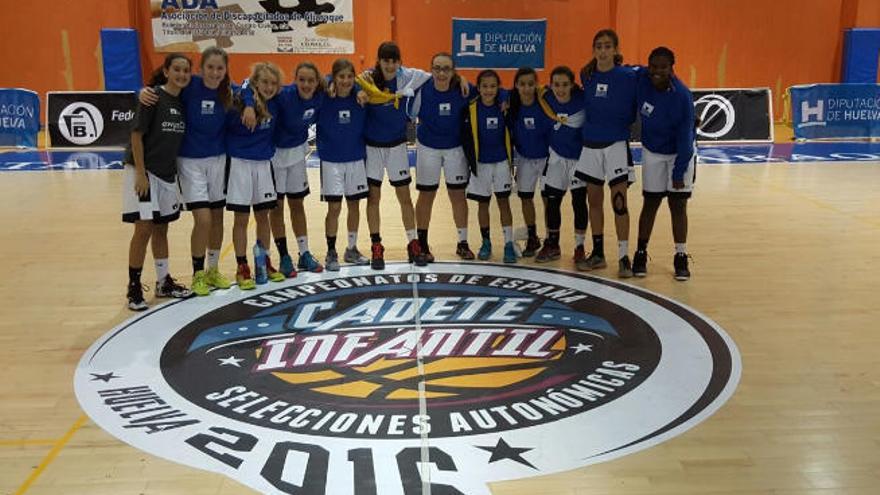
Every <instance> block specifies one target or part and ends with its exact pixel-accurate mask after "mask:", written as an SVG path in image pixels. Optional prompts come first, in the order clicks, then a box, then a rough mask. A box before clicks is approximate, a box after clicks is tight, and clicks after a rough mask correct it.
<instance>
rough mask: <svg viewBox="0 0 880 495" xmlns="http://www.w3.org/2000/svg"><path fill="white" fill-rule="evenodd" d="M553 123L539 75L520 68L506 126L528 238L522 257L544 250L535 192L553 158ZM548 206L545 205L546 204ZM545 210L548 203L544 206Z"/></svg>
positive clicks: (533, 71) (515, 77) (515, 78)
mask: <svg viewBox="0 0 880 495" xmlns="http://www.w3.org/2000/svg"><path fill="white" fill-rule="evenodd" d="M553 124H554V121H553V120H552V119H551V118H550V117H549V116H547V114H545V113H544V110H543V109H542V108H541V105H540V103H539V102H538V74H537V72H535V69H532V68H531V67H521V68H520V69H519V70H517V71H516V75H514V77H513V91H512V92H511V95H510V109H509V110H508V113H507V125H508V128H509V129H510V134H511V138H512V140H513V145H514V151H515V153H514V157H513V164H514V169H515V170H516V189H517V195H518V196H519V199H520V202H521V204H522V214H523V219H524V220H525V223H526V229H527V230H528V239H527V241H526V246H525V249H523V252H522V255H523V257H526V258H528V257H531V256H535V254H537V251H538V250H539V249H541V240H540V239H539V238H538V231H537V226H536V225H535V202H534V197H535V190H536V189H537V184H538V179H540V178H541V176H542V175H543V173H544V169H545V168H546V166H547V159H548V157H549V156H550V155H549V152H550V132H551V131H552V129H553ZM545 203H546V202H545ZM545 209H546V204H545Z"/></svg>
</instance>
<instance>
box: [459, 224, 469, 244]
mask: <svg viewBox="0 0 880 495" xmlns="http://www.w3.org/2000/svg"><path fill="white" fill-rule="evenodd" d="M458 242H467V227H465V228H463V229H458Z"/></svg>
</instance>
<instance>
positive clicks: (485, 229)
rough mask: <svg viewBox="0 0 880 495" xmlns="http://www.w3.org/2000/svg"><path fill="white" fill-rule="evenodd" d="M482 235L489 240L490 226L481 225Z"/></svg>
mask: <svg viewBox="0 0 880 495" xmlns="http://www.w3.org/2000/svg"><path fill="white" fill-rule="evenodd" d="M480 235H481V236H483V240H489V227H480Z"/></svg>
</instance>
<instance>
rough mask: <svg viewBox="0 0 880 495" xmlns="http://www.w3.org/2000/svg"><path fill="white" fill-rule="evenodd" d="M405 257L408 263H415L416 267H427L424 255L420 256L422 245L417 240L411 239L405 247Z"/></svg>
mask: <svg viewBox="0 0 880 495" xmlns="http://www.w3.org/2000/svg"><path fill="white" fill-rule="evenodd" d="M406 256H407V258H408V259H409V262H410V263H415V265H416V266H427V265H428V260H426V259H425V255H424V254H422V245H421V243H419V241H418V239H413V240H411V241H409V244H407V245H406Z"/></svg>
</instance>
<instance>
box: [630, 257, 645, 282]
mask: <svg viewBox="0 0 880 495" xmlns="http://www.w3.org/2000/svg"><path fill="white" fill-rule="evenodd" d="M632 269H633V275H635V276H636V277H638V278H643V277H647V276H648V252H647V251H636V254H634V255H633V266H632Z"/></svg>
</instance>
